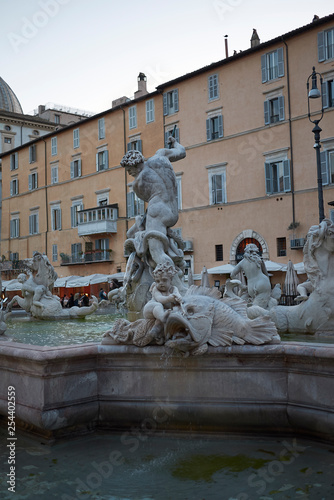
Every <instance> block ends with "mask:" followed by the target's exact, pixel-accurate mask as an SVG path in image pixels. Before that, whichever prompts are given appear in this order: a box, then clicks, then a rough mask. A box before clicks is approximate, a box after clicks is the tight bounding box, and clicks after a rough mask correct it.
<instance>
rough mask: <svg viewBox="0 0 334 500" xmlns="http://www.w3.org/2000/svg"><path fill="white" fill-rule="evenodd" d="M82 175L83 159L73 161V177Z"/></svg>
mask: <svg viewBox="0 0 334 500" xmlns="http://www.w3.org/2000/svg"><path fill="white" fill-rule="evenodd" d="M76 177H81V159H78V160H73V161H71V179H75V178H76Z"/></svg>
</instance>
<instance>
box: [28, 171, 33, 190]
mask: <svg viewBox="0 0 334 500" xmlns="http://www.w3.org/2000/svg"><path fill="white" fill-rule="evenodd" d="M28 189H29V191H31V190H32V174H29V177H28Z"/></svg>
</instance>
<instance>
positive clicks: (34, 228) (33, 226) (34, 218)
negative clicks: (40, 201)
mask: <svg viewBox="0 0 334 500" xmlns="http://www.w3.org/2000/svg"><path fill="white" fill-rule="evenodd" d="M38 218H39V217H38V212H35V213H32V214H30V215H29V234H38Z"/></svg>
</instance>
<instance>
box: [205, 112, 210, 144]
mask: <svg viewBox="0 0 334 500" xmlns="http://www.w3.org/2000/svg"><path fill="white" fill-rule="evenodd" d="M206 140H207V141H211V119H210V118H208V119H207V120H206Z"/></svg>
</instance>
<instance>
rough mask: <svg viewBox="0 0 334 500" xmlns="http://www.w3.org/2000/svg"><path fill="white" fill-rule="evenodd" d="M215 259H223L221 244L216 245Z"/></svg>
mask: <svg viewBox="0 0 334 500" xmlns="http://www.w3.org/2000/svg"><path fill="white" fill-rule="evenodd" d="M215 248H216V260H220V261H221V260H224V257H223V245H216V247H215Z"/></svg>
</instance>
